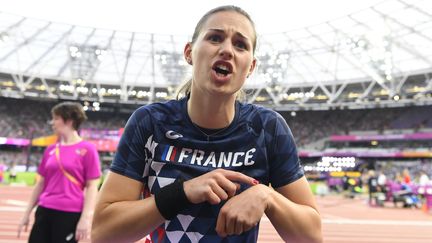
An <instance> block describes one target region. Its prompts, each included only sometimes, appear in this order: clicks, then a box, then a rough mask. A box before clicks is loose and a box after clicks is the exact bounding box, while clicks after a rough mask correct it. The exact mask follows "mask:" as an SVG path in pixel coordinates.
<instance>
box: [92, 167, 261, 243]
mask: <svg viewBox="0 0 432 243" xmlns="http://www.w3.org/2000/svg"><path fill="white" fill-rule="evenodd" d="M239 182H243V183H248V184H250V185H253V184H256V181H255V180H254V179H253V178H252V177H249V176H246V175H243V174H241V173H238V172H234V171H228V170H223V169H217V170H214V171H211V172H208V173H206V174H204V175H201V176H199V177H196V178H194V179H191V180H189V181H186V182H185V183H184V185H183V187H184V191H185V194H186V197H187V198H188V200H189V201H190V202H191V203H201V202H205V201H207V202H209V203H211V204H217V203H219V202H220V201H222V200H226V199H227V198H229V197H231V196H233V195H234V194H235V191H236V190H237V189H238V184H237V183H239ZM142 188H143V187H142V183H140V182H138V181H136V180H133V179H130V178H127V177H125V176H122V175H118V174H116V173H109V174H108V177H107V180H106V181H105V183H104V185H103V186H102V190H101V193H100V197H99V200H98V203H97V205H96V210H95V215H94V219H93V220H94V221H93V227H92V242H94V243H97V242H116V243H117V242H131V241H134V240H139V239H141V238H143V237H144V236H146V235H147V234H149V233H150V232H151V231H153V230H154V229H155V228H156V227H158V226H159V225H161V224H162V223H163V222H164V221H165V219H164V218H163V216H162V215H161V214H160V213H159V210H158V208H157V206H156V203H155V200H154V197H153V196H152V197H148V198H146V199H144V200H139V196H140V192H141V190H142Z"/></svg>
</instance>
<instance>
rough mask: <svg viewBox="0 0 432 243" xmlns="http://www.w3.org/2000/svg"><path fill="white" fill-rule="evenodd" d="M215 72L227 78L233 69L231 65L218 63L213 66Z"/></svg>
mask: <svg viewBox="0 0 432 243" xmlns="http://www.w3.org/2000/svg"><path fill="white" fill-rule="evenodd" d="M213 70H214V71H215V72H216V73H217V74H218V75H222V76H227V75H228V74H230V73H232V67H231V65H230V64H228V63H225V62H216V63H215V64H214V65H213Z"/></svg>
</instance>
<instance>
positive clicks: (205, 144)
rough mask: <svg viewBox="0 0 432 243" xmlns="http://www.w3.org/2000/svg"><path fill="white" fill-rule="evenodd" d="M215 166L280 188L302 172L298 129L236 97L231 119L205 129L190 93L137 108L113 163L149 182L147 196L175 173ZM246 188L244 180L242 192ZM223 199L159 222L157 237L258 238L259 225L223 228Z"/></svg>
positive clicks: (185, 175) (162, 239) (185, 239)
mask: <svg viewBox="0 0 432 243" xmlns="http://www.w3.org/2000/svg"><path fill="white" fill-rule="evenodd" d="M217 168H223V169H228V170H233V171H238V172H241V173H243V174H246V175H248V176H250V177H253V178H255V179H256V180H258V181H259V182H260V183H263V184H266V185H269V184H271V185H272V186H273V187H275V188H277V187H280V186H284V185H287V184H289V183H291V182H293V181H295V180H297V179H299V178H300V177H302V176H303V175H304V174H303V170H302V169H301V167H300V162H299V158H298V155H297V149H296V146H295V143H294V140H293V136H292V133H291V131H290V129H289V127H288V125H287V124H286V122H285V120H284V119H283V118H282V116H280V115H279V114H278V113H276V112H274V111H272V110H269V109H266V108H263V107H258V106H255V105H251V104H242V103H240V102H236V110H235V117H234V119H233V121H232V122H231V124H230V125H229V126H228V127H227V128H225V129H223V130H221V131H220V132H218V133H216V134H214V135H211V136H206V135H205V134H204V133H203V132H202V131H200V129H199V128H197V127H196V126H195V125H194V124H193V123H192V121H191V120H190V118H189V116H188V113H187V99H186V98H183V99H181V100H172V101H168V102H166V103H154V104H150V105H146V106H143V107H140V108H139V109H137V110H136V111H135V112H134V113H133V114H132V116H131V117H130V118H129V121H128V122H127V124H126V127H125V130H124V134H123V136H122V138H121V139H120V143H119V146H118V150H117V153H116V155H115V158H114V161H113V163H112V165H111V171H113V172H115V173H118V174H121V175H124V176H127V177H130V178H132V179H135V180H138V181H141V182H142V183H144V185H145V190H146V193H145V195H147V196H148V195H150V193H151V194H154V193H156V192H157V191H158V190H159V189H160V188H161V187H164V186H166V185H168V184H170V183H172V182H173V181H174V180H175V179H177V178H181V179H184V180H188V179H190V178H194V177H197V176H200V175H202V174H204V173H207V172H209V171H212V170H215V169H217ZM248 187H249V186H247V185H242V186H241V189H240V192H241V191H242V190H245V189H247V188H248ZM240 192H239V193H240ZM222 206H223V202H222V203H220V204H219V205H211V204H209V203H200V204H194V205H192V206H190V207H189V208H187V209H185V210H183V211H182V212H180V213H179V214H178V216H177V217H176V218H174V219H172V220H167V221H165V223H164V224H162V225H161V226H160V227H158V228H157V229H155V231H154V232H153V233H151V234H150V236H151V239H152V241H153V242H198V241H201V242H256V241H257V237H258V227H259V226H258V225H257V226H255V227H254V228H252V229H251V230H249V231H247V232H244V233H243V234H241V235H238V236H229V237H226V238H220V237H219V236H218V235H217V233H216V231H215V228H216V220H217V217H218V214H219V210H220V208H221V207H222Z"/></svg>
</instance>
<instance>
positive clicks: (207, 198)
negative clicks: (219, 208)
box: [183, 169, 258, 204]
mask: <svg viewBox="0 0 432 243" xmlns="http://www.w3.org/2000/svg"><path fill="white" fill-rule="evenodd" d="M239 183H246V184H249V185H251V186H252V185H256V184H258V181H257V180H255V179H254V178H252V177H249V176H247V175H244V174H242V173H240V172H235V171H230V170H225V169H217V170H213V171H211V172H208V173H206V174H204V175H201V176H198V177H196V178H193V179H191V180H188V181H185V182H184V184H183V188H184V191H185V194H186V197H187V198H188V200H189V201H190V202H191V203H194V204H197V203H202V202H208V203H210V204H218V203H220V202H221V201H224V200H227V199H228V198H230V197H233V196H234V195H235V194H236V191H237V190H238V189H239V188H240V184H239Z"/></svg>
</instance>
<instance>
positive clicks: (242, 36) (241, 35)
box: [208, 29, 249, 40]
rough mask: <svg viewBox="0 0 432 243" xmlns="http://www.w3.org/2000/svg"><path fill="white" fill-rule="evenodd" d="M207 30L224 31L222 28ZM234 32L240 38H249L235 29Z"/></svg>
mask: <svg viewBox="0 0 432 243" xmlns="http://www.w3.org/2000/svg"><path fill="white" fill-rule="evenodd" d="M208 30H211V31H215V32H218V33H225V31H224V30H223V29H208ZM235 34H236V35H239V36H240V37H241V38H243V39H245V40H249V38H248V37H247V36H245V35H243V34H242V33H241V32H238V31H237V32H236V33H235Z"/></svg>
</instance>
